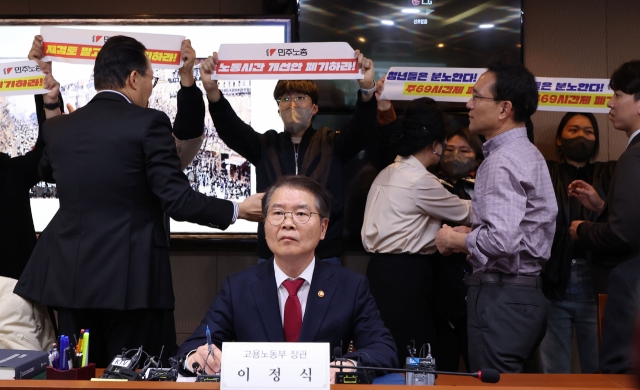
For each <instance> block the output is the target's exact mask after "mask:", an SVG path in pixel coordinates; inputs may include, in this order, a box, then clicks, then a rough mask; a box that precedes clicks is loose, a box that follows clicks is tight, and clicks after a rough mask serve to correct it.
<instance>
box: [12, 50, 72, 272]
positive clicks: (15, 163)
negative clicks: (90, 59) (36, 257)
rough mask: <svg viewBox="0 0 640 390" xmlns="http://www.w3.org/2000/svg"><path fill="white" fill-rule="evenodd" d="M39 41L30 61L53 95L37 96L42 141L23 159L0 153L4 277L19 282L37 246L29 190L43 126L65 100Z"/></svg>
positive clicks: (41, 145)
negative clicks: (42, 74)
mask: <svg viewBox="0 0 640 390" xmlns="http://www.w3.org/2000/svg"><path fill="white" fill-rule="evenodd" d="M39 44H40V42H39V41H37V40H34V42H33V45H32V48H31V50H30V51H29V56H28V57H29V59H30V60H38V64H39V66H40V67H41V69H42V71H43V73H45V76H44V88H46V89H49V90H50V92H48V93H46V94H44V95H35V101H36V112H37V116H38V125H39V129H38V139H37V142H36V144H35V146H34V147H33V149H32V150H31V151H29V152H27V153H26V154H24V155H23V156H17V157H14V158H11V157H10V156H9V155H7V154H5V153H0V205H2V207H0V221H1V222H0V276H6V277H9V278H13V279H19V278H20V275H21V274H22V271H23V270H24V267H25V266H26V265H27V261H28V260H29V256H31V252H32V251H33V248H34V247H35V246H36V232H35V229H34V226H33V218H32V217H31V205H30V202H29V190H30V189H31V187H33V186H34V185H35V184H36V183H37V182H38V181H39V178H38V164H39V162H40V157H42V151H43V149H44V142H43V140H42V134H41V130H42V124H43V123H44V121H45V120H46V119H47V118H51V117H54V116H57V115H60V113H61V111H60V109H61V107H62V103H61V101H62V97H60V96H59V90H60V84H59V83H58V82H57V81H56V80H55V79H54V78H53V76H52V74H51V64H50V63H44V62H40V61H39V58H41V56H40V57H38V50H37V49H38V45H39Z"/></svg>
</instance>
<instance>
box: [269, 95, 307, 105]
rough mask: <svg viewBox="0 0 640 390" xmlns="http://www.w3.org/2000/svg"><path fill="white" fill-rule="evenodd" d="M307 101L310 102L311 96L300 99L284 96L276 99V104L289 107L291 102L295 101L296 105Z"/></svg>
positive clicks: (300, 97)
mask: <svg viewBox="0 0 640 390" xmlns="http://www.w3.org/2000/svg"><path fill="white" fill-rule="evenodd" d="M307 100H309V96H306V95H305V96H298V97H294V98H292V97H291V96H282V97H280V98H279V99H276V102H278V104H280V105H282V106H288V105H289V104H291V101H294V102H296V103H298V102H301V103H304V102H306V101H307Z"/></svg>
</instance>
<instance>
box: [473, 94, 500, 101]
mask: <svg viewBox="0 0 640 390" xmlns="http://www.w3.org/2000/svg"><path fill="white" fill-rule="evenodd" d="M478 99H487V100H493V101H496V102H497V101H499V99H496V98H494V97H484V96H480V95H476V94H475V93H474V94H472V95H471V100H473V101H475V100H478Z"/></svg>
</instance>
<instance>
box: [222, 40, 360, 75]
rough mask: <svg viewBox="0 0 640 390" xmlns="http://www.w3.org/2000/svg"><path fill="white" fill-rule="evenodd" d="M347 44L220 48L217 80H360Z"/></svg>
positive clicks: (232, 46) (261, 45) (293, 44)
mask: <svg viewBox="0 0 640 390" xmlns="http://www.w3.org/2000/svg"><path fill="white" fill-rule="evenodd" d="M354 52H355V51H354V50H353V48H352V47H351V46H349V44H348V43H346V42H312V43H273V44H271V43H266V44H222V45H220V50H219V51H218V66H217V68H216V73H215V74H214V75H213V76H212V78H214V79H218V80H273V79H276V80H337V79H341V80H344V79H362V78H363V77H364V76H363V74H362V72H361V71H360V70H359V69H358V61H357V59H356V58H355V57H354Z"/></svg>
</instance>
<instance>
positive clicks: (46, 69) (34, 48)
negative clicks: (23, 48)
mask: <svg viewBox="0 0 640 390" xmlns="http://www.w3.org/2000/svg"><path fill="white" fill-rule="evenodd" d="M43 57H44V46H42V35H36V36H35V37H34V38H33V43H31V50H29V55H27V58H29V59H30V60H34V61H36V62H37V63H38V66H40V69H42V72H43V73H45V74H47V73H51V62H43V61H42V58H43Z"/></svg>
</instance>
